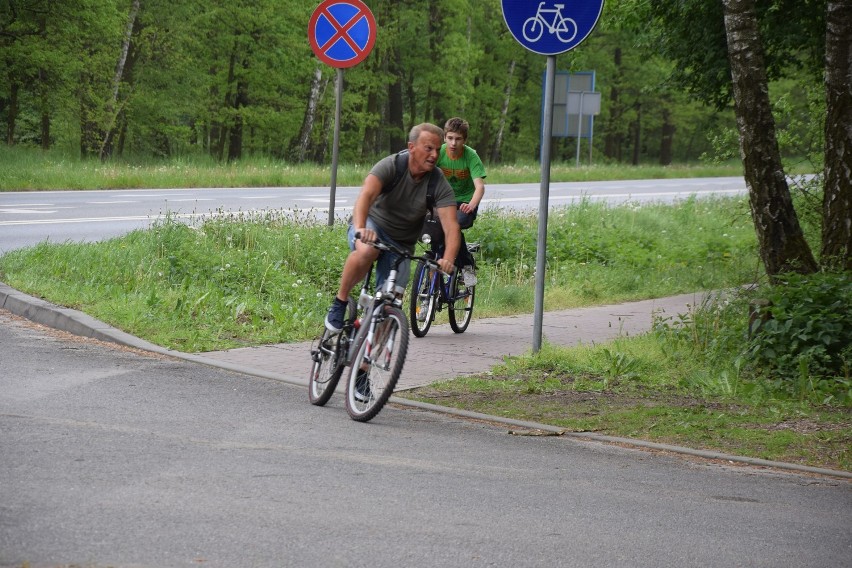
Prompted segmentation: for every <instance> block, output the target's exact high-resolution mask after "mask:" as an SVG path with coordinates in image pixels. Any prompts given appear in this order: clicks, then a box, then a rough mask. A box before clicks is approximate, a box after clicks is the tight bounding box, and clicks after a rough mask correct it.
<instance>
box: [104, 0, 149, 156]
mask: <svg viewBox="0 0 852 568" xmlns="http://www.w3.org/2000/svg"><path fill="white" fill-rule="evenodd" d="M139 1H140V0H133V4H131V5H130V14H128V16H127V26H126V27H125V29H124V40H123V41H122V43H121V53H120V54H119V56H118V63H117V64H116V66H115V73H114V74H113V77H112V98H111V99H110V100H109V102H108V103H107V108H106V114H107V117H108V120H109V121H110V124H109V125H108V126H107V128H106V129H105V132H104V135H103V141H102V142H101V149H100V151H99V154H100V158H101V160H105V159H106V158H107V156H109V155H110V153H111V151H112V141H113V138H114V137H115V130H116V122H117V119H118V113H119V112H120V111H119V110H118V90H119V87H120V86H121V80H122V78H123V77H124V65H125V63H126V62H127V53H128V52H129V51H130V42H131V40H132V39H133V27H134V26H135V25H136V16H137V14H138V13H139Z"/></svg>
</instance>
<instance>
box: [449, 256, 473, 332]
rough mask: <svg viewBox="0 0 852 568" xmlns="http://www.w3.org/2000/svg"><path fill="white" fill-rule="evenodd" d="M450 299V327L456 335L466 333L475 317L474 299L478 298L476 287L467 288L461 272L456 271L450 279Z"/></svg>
mask: <svg viewBox="0 0 852 568" xmlns="http://www.w3.org/2000/svg"><path fill="white" fill-rule="evenodd" d="M450 290H451V291H452V298H451V299H450V305H449V310H447V315H448V316H449V319H450V327H451V328H453V331H454V332H456V333H464V331H465V330H466V329H467V326H468V325H470V319H471V317H473V299H474V298H475V297H476V286H465V285H464V279H463V278H462V275H461V271H460V270H456V271H455V272H453V275H452V276H451V277H450Z"/></svg>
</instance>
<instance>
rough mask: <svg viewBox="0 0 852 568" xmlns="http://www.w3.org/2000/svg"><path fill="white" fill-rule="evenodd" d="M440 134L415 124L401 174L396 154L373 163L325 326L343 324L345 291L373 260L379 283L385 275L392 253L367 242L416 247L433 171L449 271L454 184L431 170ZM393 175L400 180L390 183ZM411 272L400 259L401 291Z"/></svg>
mask: <svg viewBox="0 0 852 568" xmlns="http://www.w3.org/2000/svg"><path fill="white" fill-rule="evenodd" d="M443 138H444V131H443V130H442V129H441V128H440V127H438V126H435V125H434V124H429V123H423V124H418V125H417V126H415V127H414V128H412V129H411V132H409V135H408V169H407V171H406V172H405V174H404V175H401V176H398V175H396V174H397V172H396V158H397V157H396V155H391V156H388V157H386V158H383V159H382V160H380V161H379V162H378V163H377V164H376V165H374V166H373V168H372V169H371V170H370V173H369V174H367V177H366V178H365V179H364V183H363V185H362V186H361V192H360V193H359V194H358V198H357V200H356V201H355V207H354V208H353V211H352V219H351V221H350V224H349V233H348V237H347V238H348V241H349V248H350V251H351V252H350V253H349V256H348V257H346V262H345V263H344V265H343V272H342V274H341V275H340V286H339V288H338V290H337V295H336V297H335V299H334V302H332V304H331V307H330V308H329V310H328V315H327V316H326V318H325V327H326V329H328V330H329V331H331V332H339V331H340V330H341V329H343V318H344V315H345V313H346V305H347V302H348V298H349V293H350V292H351V291H352V288H353V287H354V286H355V284H356V283H357V282H358V281H359V280H361V279H363V278H364V277H365V276H366V275H367V272H368V271H369V269H370V266H372V264H373V262H375V261H376V259H378V265H377V268H376V286H377V288H379V287H381V285H382V283H383V282H384V281H385V278H386V277H387V274H388V272H389V270H390V266H391V263H392V260H393V259H392V258H388V257H387V255H389V254H390V253H382V255H381V256H380V251H379V250H378V249H376V248H374V247H372V246H370V244H369V243H372V242H373V241H375V240H376V239H379V240H382V241H389V242H391V243H393V244H395V245H396V246H398V247H399V248H401V249H403V250H407V251H409V252H412V253H413V252H414V245H415V244H416V243H417V239H418V238H420V235H421V231H422V228H423V221H424V219H425V218H426V214H427V211H428V206H427V193H428V192H429V181H430V178H431V176H432V175H436V176H439V177H437V178H436V179H435V180H433V182H432V184H433V187H434V207H435V210H436V211H437V213H438V218H439V219H440V220H441V226H442V227H443V231H444V242H445V247H444V254H443V257H442V258H441V259H439V260H438V264H440V266H441V270H443V271H444V272H447V273H451V272H452V271H453V267H454V263H455V258H456V254H457V253H458V250H459V245H460V242H461V231H460V230H459V224H458V220H457V218H456V198H455V194H454V193H453V188H452V187H451V186H450V184H449V183H448V182H447V180H446V179H445V178H444V176H443V174H441V173H440V170H437V172H434V173H433V170H435V164H436V162H437V160H438V152H439V150H440V148H441V143H442V141H443ZM396 179H398V181H397V182H396V183H395V184H394V183H393V182H394V181H395V180H396ZM356 233H360V235H361V238H360V240H356V239H355V234H356ZM410 272H411V270H410V261H404V262H403V263H402V264H401V265H400V268H399V277H398V280H397V287H396V290H397V292H398V293H399V294H400V295H401V294H402V292H403V291H404V290H405V286H406V284H407V283H408V278H409V275H410Z"/></svg>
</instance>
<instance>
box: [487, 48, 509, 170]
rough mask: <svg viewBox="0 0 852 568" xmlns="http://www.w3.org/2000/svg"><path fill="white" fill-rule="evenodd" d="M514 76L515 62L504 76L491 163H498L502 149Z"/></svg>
mask: <svg viewBox="0 0 852 568" xmlns="http://www.w3.org/2000/svg"><path fill="white" fill-rule="evenodd" d="M514 75H515V60H514V59H513V60H512V61H511V62H510V63H509V73H508V74H507V76H506V90H505V91H503V106H502V108H501V109H500V125H499V126H498V127H497V136H496V137H495V138H494V146H492V147H491V162H493V163H495V164H496V163H498V162H499V161H500V149H501V148H502V147H503V133H504V132H505V131H506V119H507V117H508V115H509V102H510V101H511V100H512V78H513V77H514Z"/></svg>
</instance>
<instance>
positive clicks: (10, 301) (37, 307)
mask: <svg viewBox="0 0 852 568" xmlns="http://www.w3.org/2000/svg"><path fill="white" fill-rule="evenodd" d="M0 308H2V309H6V310H8V311H9V312H11V313H13V314H15V315H18V316H21V317H24V318H26V319H29V320H30V321H33V322H35V323H39V324H41V325H44V326H47V327H51V328H53V329H58V330H60V331H65V332H68V333H72V334H74V335H79V336H82V337H91V338H93V339H97V340H100V341H108V342H111V343H117V344H119V345H123V346H125V347H131V348H134V349H140V350H142V351H148V352H151V353H158V354H161V355H166V356H169V357H175V358H178V359H183V360H186V361H192V362H194V363H200V364H202V365H207V366H210V367H216V368H219V369H226V370H228V371H234V372H236V373H242V374H246V375H252V376H256V377H261V378H264V379H270V380H274V381H280V382H283V383H288V384H292V385H296V386H303V387H306V386H307V381H306V380H297V379H293V378H290V377H287V376H284V375H281V374H280V373H272V372H269V371H265V370H263V369H256V368H253V367H248V366H245V365H238V364H233V363H229V362H227V361H220V360H214V359H210V358H207V357H204V356H203V355H195V354H192V353H183V352H181V351H175V350H172V349H166V348H164V347H160V346H159V345H154V344H153V343H149V342H147V341H144V340H142V339H139V338H138V337H135V336H133V335H130V334H129V333H125V332H123V331H121V330H119V329H116V328H114V327H112V326H110V325H107V324H105V323H103V322H102V321H99V320H97V319H95V318H93V317H91V316H89V315H86V314H84V313H83V312H80V311H78V310H73V309H71V308H63V307H62V306H57V305H56V304H52V303H50V302H47V301H45V300H42V299H40V298H35V297H33V296H29V295H27V294H24V293H23V292H19V291H18V290H15V289H14V288H12V287H10V286H8V285H6V284H4V283H2V282H0ZM390 402H392V403H394V404H398V405H401V406H408V407H411V408H417V409H420V410H426V411H430V412H439V413H443V414H448V415H451V416H457V417H460V418H469V419H475V420H483V421H488V422H494V423H498V424H505V425H507V426H516V427H519V428H525V429H529V430H541V431H543V432H550V433H553V434H557V435H564V436H570V437H573V438H579V439H585V440H591V441H596V442H602V443H608V444H621V445H625V446H632V447H637V448H645V449H651V450H658V451H666V452H672V453H676V454H683V455H688V456H693V457H700V458H705V459H713V460H724V461H729V462H733V463H740V464H746V465H751V466H759V467H769V468H774V469H781V470H789V471H795V472H801V473H810V474H815V475H824V476H829V477H835V478H841V479H850V480H852V473H850V472H845V471H836V470H832V469H824V468H818V467H810V466H804V465H799V464H792V463H786V462H776V461H770V460H763V459H759V458H749V457H744V456H734V455H729V454H724V453H721V452H715V451H708V450H694V449H691V448H685V447H681V446H672V445H668V444H658V443H655V442H646V441H644V440H634V439H631V438H619V437H616V436H605V435H602V434H595V433H593V432H571V431H567V430H565V429H563V428H558V427H555V426H550V425H547V424H538V423H535V422H525V421H521V420H513V419H511V418H502V417H499V416H492V415H489V414H481V413H478V412H470V411H467V410H458V409H454V408H449V407H445V406H438V405H435V404H428V403H424V402H418V401H413V400H407V399H404V398H400V397H396V396H393V397H391V398H390Z"/></svg>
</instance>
